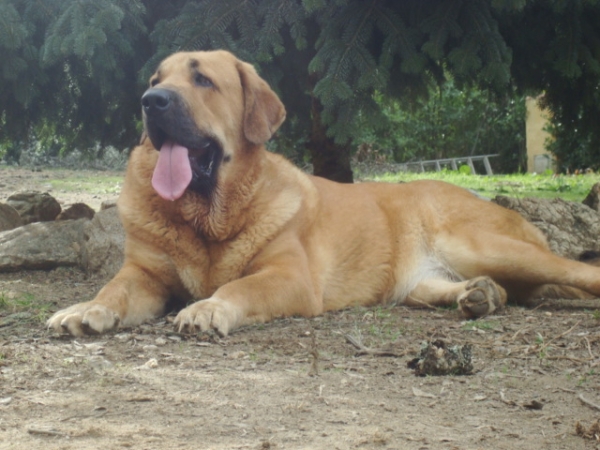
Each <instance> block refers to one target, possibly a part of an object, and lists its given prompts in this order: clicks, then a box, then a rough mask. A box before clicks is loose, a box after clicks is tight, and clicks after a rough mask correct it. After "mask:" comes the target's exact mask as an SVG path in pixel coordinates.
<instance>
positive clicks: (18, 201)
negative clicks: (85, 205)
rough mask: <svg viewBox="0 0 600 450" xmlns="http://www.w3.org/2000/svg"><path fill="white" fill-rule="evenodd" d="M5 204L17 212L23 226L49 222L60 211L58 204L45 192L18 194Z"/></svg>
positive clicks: (9, 198)
mask: <svg viewBox="0 0 600 450" xmlns="http://www.w3.org/2000/svg"><path fill="white" fill-rule="evenodd" d="M6 203H7V204H9V205H10V206H12V207H13V208H15V209H16V210H17V212H18V213H19V215H20V216H21V219H23V223H25V224H28V223H33V222H49V221H51V220H54V219H56V216H58V215H59V214H60V211H61V207H60V204H59V203H58V202H57V201H56V199H55V198H54V197H52V196H51V195H50V194H48V193H47V192H44V193H41V192H35V191H25V192H18V193H16V194H13V195H11V196H10V197H8V199H7V200H6Z"/></svg>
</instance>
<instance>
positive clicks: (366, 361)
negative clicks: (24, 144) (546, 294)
mask: <svg viewBox="0 0 600 450" xmlns="http://www.w3.org/2000/svg"><path fill="white" fill-rule="evenodd" d="M57 173H58V172H56V171H53V173H52V174H51V175H52V177H53V178H56V176H57ZM60 173H61V174H63V175H64V176H65V177H69V176H73V173H71V172H67V171H64V172H60ZM43 175H48V174H47V173H45V172H43V171H42V172H30V171H23V170H20V169H19V170H17V169H11V170H8V169H2V170H0V185H2V186H0V201H3V200H4V199H5V198H6V196H7V195H8V193H10V192H12V191H16V190H20V189H21V188H29V189H30V188H35V186H37V185H41V186H43V185H44V182H45V180H47V179H45V178H40V177H42V176H43ZM76 176H81V172H78V173H77V175H76ZM19 177H21V178H19ZM52 194H53V195H55V196H56V197H57V198H58V199H59V200H61V201H63V202H64V203H72V202H73V201H87V202H88V203H89V204H93V205H95V204H99V201H101V200H103V199H104V197H105V198H106V199H112V198H114V193H112V192H107V193H106V194H98V193H93V192H87V193H86V192H83V193H82V192H78V193H73V192H71V191H65V192H60V191H59V190H54V191H53V192H52ZM93 196H97V198H93ZM103 282H104V281H103V280H94V279H86V277H85V276H84V275H83V273H81V272H79V271H78V270H75V269H57V270H55V271H51V272H20V273H11V274H0V449H32V448H44V449H48V450H50V449H79V450H81V449H83V450H85V449H98V448H106V449H118V448H135V449H188V448H189V449H241V448H244V449H246V448H248V449H268V448H271V449H273V448H275V449H355V448H364V449H371V448H382V449H461V450H462V449H516V448H523V449H541V448H543V449H595V448H600V442H599V439H600V437H599V436H597V434H596V433H597V429H598V426H597V425H596V427H595V428H592V429H591V431H589V430H590V427H591V426H592V425H593V424H594V423H595V422H596V421H597V420H598V419H599V418H600V377H599V375H598V374H599V373H600V367H599V366H600V314H599V313H598V312H597V309H598V308H600V301H595V302H594V301H590V302H587V303H585V302H577V303H576V304H575V303H572V302H554V303H542V304H540V305H538V307H537V308H535V309H531V308H529V309H525V308H520V307H516V306H511V307H508V308H506V309H505V310H504V311H502V312H501V313H499V314H497V315H495V316H493V317H487V318H484V319H480V320H478V321H473V322H465V321H463V320H462V318H461V317H460V316H459V314H458V312H457V311H455V310H442V309H436V310H418V309H409V308H405V307H402V306H395V305H386V306H379V307H374V308H355V309H349V310H344V311H339V312H334V313H329V314H325V315H323V316H321V317H317V318H314V319H310V320H309V319H302V318H292V319H284V320H276V321H274V322H272V323H269V324H264V325H259V326H253V327H246V328H242V329H240V330H238V331H236V332H234V333H233V334H232V335H230V336H229V337H227V338H224V339H221V338H218V337H217V336H215V335H211V334H201V335H194V336H189V335H180V334H177V333H175V332H174V330H173V328H172V325H171V321H172V318H173V316H168V317H166V318H163V319H160V320H157V321H155V322H153V323H148V324H145V325H143V326H140V327H138V328H134V329H120V330H118V331H117V332H115V333H110V334H108V335H103V336H96V337H89V338H83V339H73V338H67V337H60V336H56V335H55V334H53V333H51V332H49V331H47V330H46V329H45V327H44V320H45V319H46V318H47V317H48V316H49V314H51V313H52V312H54V311H56V310H57V309H59V308H63V307H65V306H67V305H70V304H73V303H75V302H78V301H82V300H88V299H91V298H93V296H94V295H95V293H96V292H97V291H98V290H99V289H100V288H101V287H102V284H103ZM347 335H350V336H352V337H354V338H355V340H357V341H358V342H360V343H362V344H363V345H364V346H366V347H367V348H368V349H369V350H379V349H385V350H386V351H385V352H383V354H385V355H387V356H381V355H378V354H377V352H373V351H371V352H369V351H363V352H361V351H359V350H357V348H355V347H354V346H352V345H350V344H349V342H348V340H347V339H346V336H347ZM434 339H442V340H444V341H446V342H447V343H449V344H451V345H464V344H471V345H472V347H473V356H474V367H475V370H474V373H473V374H472V375H466V376H436V377H416V376H415V375H414V373H413V371H412V370H411V369H409V368H408V367H407V363H408V362H409V361H410V360H411V359H412V358H414V357H415V356H416V354H417V353H418V351H419V349H420V347H421V344H422V343H423V342H427V341H431V340H434ZM577 424H579V433H578V432H577V431H576V427H577ZM588 431H589V432H588ZM584 435H585V436H584Z"/></svg>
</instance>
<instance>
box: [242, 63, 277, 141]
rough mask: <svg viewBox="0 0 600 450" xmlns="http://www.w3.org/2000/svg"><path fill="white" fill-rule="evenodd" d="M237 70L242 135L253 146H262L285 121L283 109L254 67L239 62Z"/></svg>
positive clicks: (275, 95)
mask: <svg viewBox="0 0 600 450" xmlns="http://www.w3.org/2000/svg"><path fill="white" fill-rule="evenodd" d="M237 69H238V72H239V74H240V80H241V82H242V89H243V91H244V135H245V136H246V139H248V140H249V141H250V142H252V143H253V144H264V143H265V142H267V141H268V140H269V139H270V138H271V136H273V133H275V131H277V129H278V128H279V126H280V125H281V124H282V123H283V121H284V120H285V107H284V106H283V103H281V100H279V97H277V94H275V92H273V90H272V89H271V88H270V87H269V85H268V84H267V83H266V82H265V81H264V80H263V79H262V78H260V77H259V76H258V74H257V73H256V70H255V69H254V67H252V66H251V65H250V64H248V63H245V62H241V61H239V62H238V63H237Z"/></svg>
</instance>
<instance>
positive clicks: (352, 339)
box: [344, 334, 409, 358]
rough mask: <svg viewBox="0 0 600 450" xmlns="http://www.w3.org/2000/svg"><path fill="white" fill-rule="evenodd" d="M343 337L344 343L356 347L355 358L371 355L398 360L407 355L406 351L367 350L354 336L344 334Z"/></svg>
mask: <svg viewBox="0 0 600 450" xmlns="http://www.w3.org/2000/svg"><path fill="white" fill-rule="evenodd" d="M344 337H345V338H346V341H348V343H349V344H351V345H353V346H354V347H356V348H357V349H358V352H356V356H363V355H373V356H391V357H393V358H400V357H402V356H406V355H408V353H409V352H408V350H405V351H403V352H400V353H398V352H395V351H393V350H388V349H383V348H381V349H380V348H369V347H365V346H364V345H363V344H362V343H361V342H360V341H359V340H358V339H356V338H355V337H354V336H351V335H349V334H346V335H344Z"/></svg>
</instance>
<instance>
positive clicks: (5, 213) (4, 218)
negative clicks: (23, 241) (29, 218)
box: [0, 203, 23, 231]
mask: <svg viewBox="0 0 600 450" xmlns="http://www.w3.org/2000/svg"><path fill="white" fill-rule="evenodd" d="M21 225H23V220H22V219H21V216H20V215H19V213H18V212H17V210H16V209H15V208H13V207H12V206H10V205H7V204H6V203H0V231H7V230H12V229H13V228H17V227H20V226H21Z"/></svg>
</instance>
